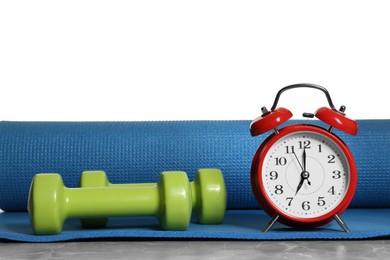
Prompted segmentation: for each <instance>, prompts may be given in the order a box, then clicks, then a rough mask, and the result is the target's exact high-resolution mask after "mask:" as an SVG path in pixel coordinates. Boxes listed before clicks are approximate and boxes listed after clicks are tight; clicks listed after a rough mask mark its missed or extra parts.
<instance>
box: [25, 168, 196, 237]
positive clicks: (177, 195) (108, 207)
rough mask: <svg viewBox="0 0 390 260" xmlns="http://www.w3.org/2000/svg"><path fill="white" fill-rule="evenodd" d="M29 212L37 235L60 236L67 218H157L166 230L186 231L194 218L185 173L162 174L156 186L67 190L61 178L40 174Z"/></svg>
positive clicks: (30, 198) (35, 179)
mask: <svg viewBox="0 0 390 260" xmlns="http://www.w3.org/2000/svg"><path fill="white" fill-rule="evenodd" d="M28 211H29V213H30V221H31V224H32V228H33V231H34V233H35V234H37V235H52V234H58V233H60V232H61V230H62V227H63V224H64V221H65V220H66V219H68V218H108V217H123V216H156V217H157V218H158V219H159V221H160V224H161V226H162V228H163V229H165V230H186V229H187V227H188V225H189V222H190V219H191V214H192V198H191V188H190V182H189V180H188V177H187V174H186V173H185V172H163V173H162V174H161V176H160V179H159V182H158V183H157V184H155V185H150V186H145V185H140V186H134V187H117V188H110V187H96V188H67V187H65V186H64V183H63V181H62V178H61V175H59V174H37V175H35V177H34V178H33V181H32V183H31V187H30V193H29V201H28Z"/></svg>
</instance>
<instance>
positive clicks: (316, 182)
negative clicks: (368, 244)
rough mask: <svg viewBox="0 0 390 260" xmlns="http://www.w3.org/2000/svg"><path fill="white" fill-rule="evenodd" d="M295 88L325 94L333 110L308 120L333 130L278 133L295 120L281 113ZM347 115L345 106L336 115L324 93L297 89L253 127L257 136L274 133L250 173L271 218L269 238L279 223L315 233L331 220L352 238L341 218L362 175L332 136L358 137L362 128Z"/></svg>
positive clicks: (303, 127) (297, 127) (302, 127)
mask: <svg viewBox="0 0 390 260" xmlns="http://www.w3.org/2000/svg"><path fill="white" fill-rule="evenodd" d="M294 88H313V89H317V90H320V91H322V92H323V93H324V94H325V96H326V98H327V100H328V103H329V107H321V108H319V109H318V110H317V111H316V112H315V113H314V114H312V113H304V114H303V116H304V117H310V118H313V117H316V118H318V119H319V120H320V121H322V122H324V123H326V124H327V125H329V127H328V128H327V129H325V128H322V127H319V126H316V125H312V124H292V125H288V126H285V127H283V128H281V129H278V127H279V126H280V125H281V124H283V123H285V122H286V121H287V120H289V119H290V118H291V117H292V113H291V112H290V110H288V109H286V108H283V107H277V104H278V101H279V98H280V95H281V94H282V93H283V92H284V91H286V90H290V89H294ZM344 112H345V106H341V107H340V109H337V108H336V107H335V106H334V105H333V102H332V99H331V97H330V95H329V92H328V91H327V90H326V89H325V88H323V87H321V86H318V85H313V84H295V85H290V86H287V87H284V88H282V89H281V90H280V91H279V92H278V93H277V95H276V98H275V101H274V104H273V106H272V107H271V110H267V109H266V108H265V107H263V108H262V113H263V115H262V116H260V117H259V118H257V119H255V120H254V121H253V122H252V123H251V126H250V132H251V134H252V136H257V135H261V134H264V133H266V132H268V131H271V130H273V133H271V135H270V136H268V137H267V138H266V139H265V141H264V142H263V143H262V144H261V145H260V147H259V148H258V150H257V152H256V154H255V156H254V158H253V161H252V168H251V183H252V190H253V193H254V195H255V197H256V199H257V201H258V202H259V204H260V205H261V207H262V209H264V211H265V212H266V213H267V214H268V215H270V216H271V221H270V222H269V223H268V225H267V226H266V227H265V229H264V232H267V231H268V230H270V229H271V228H272V226H273V225H274V224H275V223H276V222H277V221H279V222H280V223H283V224H285V225H288V226H291V227H295V228H315V227H318V226H321V225H324V224H326V223H329V222H330V221H332V220H336V221H337V223H338V224H339V225H340V226H341V227H342V228H343V229H344V230H345V231H346V232H349V229H348V226H347V225H346V223H345V222H344V221H343V220H342V218H341V217H340V215H341V214H342V213H343V211H344V210H345V209H346V208H347V207H348V205H349V204H350V202H351V200H352V198H353V195H354V193H355V190H356V184H357V170H356V164H355V161H354V158H353V156H352V153H351V151H350V150H349V148H348V147H347V145H346V144H345V143H344V142H343V141H342V140H341V139H340V138H339V137H338V136H337V135H336V134H334V133H333V132H332V130H333V128H337V129H339V130H341V131H343V132H345V133H347V134H350V135H356V134H357V131H358V126H357V123H356V121H354V120H352V119H349V118H347V117H346V116H345V113H344Z"/></svg>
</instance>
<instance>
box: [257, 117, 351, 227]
mask: <svg viewBox="0 0 390 260" xmlns="http://www.w3.org/2000/svg"><path fill="white" fill-rule="evenodd" d="M302 131H305V132H307V131H309V132H315V133H318V134H321V135H324V136H326V137H328V138H329V139H331V140H332V141H334V142H335V143H336V144H337V145H338V146H339V147H340V149H341V150H342V151H343V153H344V154H345V156H346V158H347V163H348V166H349V174H350V180H349V185H348V187H347V192H346V194H345V196H344V198H343V199H342V201H341V202H340V203H339V204H338V205H337V206H336V207H335V208H334V209H333V210H331V211H330V212H328V213H326V214H324V215H322V216H319V217H314V218H300V217H296V216H291V215H288V214H286V213H284V212H283V211H282V210H280V209H279V208H278V206H276V205H274V204H273V202H272V201H271V200H270V199H269V198H268V195H267V192H266V191H265V189H264V186H263V181H262V166H263V163H264V159H265V156H266V154H267V153H268V151H269V150H270V149H271V148H272V146H273V145H274V144H275V143H276V142H277V141H278V140H280V139H281V138H283V137H284V136H286V135H288V134H291V133H296V132H302ZM251 184H252V190H253V193H254V195H255V197H256V199H257V201H258V203H259V204H260V206H261V208H262V209H263V210H264V211H265V212H266V213H267V214H268V215H270V216H274V215H276V214H278V215H279V219H278V221H279V222H281V223H283V224H285V225H288V226H292V227H297V228H314V227H318V226H322V225H324V224H326V223H329V222H331V221H332V220H333V216H334V215H335V214H337V215H340V214H341V213H343V212H344V211H345V210H346V209H347V207H348V206H349V204H350V202H351V201H352V198H353V196H354V193H355V190H356V185H357V169H356V164H355V160H354V158H353V155H352V153H351V151H350V150H349V148H348V147H347V145H346V144H345V143H344V142H343V141H342V140H341V139H340V138H339V137H338V136H337V135H335V134H334V133H331V132H328V131H326V130H325V129H323V128H321V127H318V126H315V125H305V124H295V125H290V126H286V127H284V128H282V129H280V130H279V133H278V134H276V133H273V134H271V135H270V136H269V137H268V138H267V139H266V140H265V141H264V142H263V143H262V144H261V146H260V147H259V149H258V150H257V152H256V154H255V156H254V158H253V161H252V168H251Z"/></svg>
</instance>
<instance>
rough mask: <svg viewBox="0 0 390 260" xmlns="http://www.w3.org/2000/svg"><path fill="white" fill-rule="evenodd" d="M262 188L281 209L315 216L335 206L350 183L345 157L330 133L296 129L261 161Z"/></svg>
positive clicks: (287, 212)
mask: <svg viewBox="0 0 390 260" xmlns="http://www.w3.org/2000/svg"><path fill="white" fill-rule="evenodd" d="M261 179H262V185H263V187H262V188H263V192H264V193H265V195H266V196H267V197H268V199H267V200H268V201H269V202H270V203H272V204H273V206H272V207H273V208H277V209H278V210H279V211H280V212H281V213H283V214H284V215H287V216H292V217H296V218H316V217H320V216H323V215H325V214H327V213H329V212H331V211H332V210H334V209H335V208H336V207H337V206H338V205H339V204H340V203H341V202H342V201H343V199H344V197H345V195H346V193H347V191H348V187H349V184H350V169H349V164H348V159H347V157H346V155H345V154H344V152H343V150H342V149H341V148H340V147H339V146H338V145H337V144H336V143H335V142H334V141H333V140H332V139H330V138H329V137H327V136H325V135H322V134H320V133H317V132H313V131H298V132H293V133H290V134H287V135H285V136H283V137H282V138H280V139H279V140H277V141H276V142H275V143H274V144H273V145H272V146H271V147H270V148H269V149H268V151H267V153H266V154H265V155H264V160H263V161H262V165H261Z"/></svg>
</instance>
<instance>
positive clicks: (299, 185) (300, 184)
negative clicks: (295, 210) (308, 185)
mask: <svg viewBox="0 0 390 260" xmlns="http://www.w3.org/2000/svg"><path fill="white" fill-rule="evenodd" d="M304 181H305V179H304V178H301V181H300V182H299V184H298V187H297V191H296V192H295V195H297V194H298V191H299V190H300V189H301V188H302V185H303V182H304Z"/></svg>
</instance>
